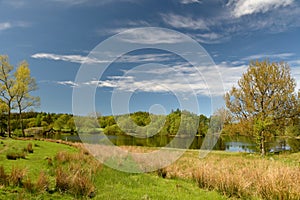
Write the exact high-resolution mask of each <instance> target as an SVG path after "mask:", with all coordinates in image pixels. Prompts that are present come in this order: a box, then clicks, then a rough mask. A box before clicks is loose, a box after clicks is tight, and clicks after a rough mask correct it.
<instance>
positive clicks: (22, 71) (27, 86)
mask: <svg viewBox="0 0 300 200" xmlns="http://www.w3.org/2000/svg"><path fill="white" fill-rule="evenodd" d="M14 76H15V85H14V87H15V101H16V104H17V107H18V110H19V121H20V127H21V130H22V134H23V137H24V136H25V132H24V126H23V119H22V112H23V111H25V110H26V109H28V108H30V107H34V106H38V105H39V102H40V98H39V97H34V96H31V95H30V92H32V91H35V90H36V89H37V84H36V82H35V79H34V78H32V77H31V75H30V69H29V67H28V63H27V62H26V61H23V62H21V63H20V65H19V67H18V68H17V70H16V72H15V74H14Z"/></svg>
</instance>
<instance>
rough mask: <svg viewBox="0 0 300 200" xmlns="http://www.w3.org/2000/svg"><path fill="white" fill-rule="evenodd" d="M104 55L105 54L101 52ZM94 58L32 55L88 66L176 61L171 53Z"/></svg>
mask: <svg viewBox="0 0 300 200" xmlns="http://www.w3.org/2000/svg"><path fill="white" fill-rule="evenodd" d="M101 53H104V52H101ZM92 54H93V57H92V56H82V55H58V54H51V53H36V54H34V55H32V56H31V57H32V58H35V59H49V60H56V61H65V62H72V63H79V64H82V63H86V64H97V63H109V62H118V63H145V62H164V61H172V60H176V58H175V57H174V55H173V54H171V53H157V54H154V53H149V54H135V55H128V54H126V55H123V56H121V57H120V58H118V59H117V60H115V58H113V57H112V55H110V53H109V52H106V53H105V54H106V55H105V56H106V57H107V58H108V59H107V60H100V59H97V55H98V54H99V53H97V52H92Z"/></svg>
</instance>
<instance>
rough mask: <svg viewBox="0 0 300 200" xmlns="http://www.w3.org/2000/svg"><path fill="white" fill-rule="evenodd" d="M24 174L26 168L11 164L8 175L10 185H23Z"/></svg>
mask: <svg viewBox="0 0 300 200" xmlns="http://www.w3.org/2000/svg"><path fill="white" fill-rule="evenodd" d="M25 175H26V169H21V168H17V167H14V166H13V167H12V170H11V174H10V177H9V182H10V183H11V184H12V186H19V187H21V186H22V185H23V182H22V181H23V178H24V176H25Z"/></svg>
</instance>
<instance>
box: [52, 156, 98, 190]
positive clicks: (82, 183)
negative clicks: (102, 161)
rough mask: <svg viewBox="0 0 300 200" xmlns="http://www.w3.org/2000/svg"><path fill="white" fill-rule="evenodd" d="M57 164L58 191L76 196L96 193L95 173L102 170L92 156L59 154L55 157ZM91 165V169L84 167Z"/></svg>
mask: <svg viewBox="0 0 300 200" xmlns="http://www.w3.org/2000/svg"><path fill="white" fill-rule="evenodd" d="M55 161H56V162H57V163H56V164H59V167H57V169H56V189H57V190H58V191H60V192H68V193H70V194H73V195H75V196H92V194H94V193H95V186H94V184H93V178H92V177H93V176H92V174H93V173H96V172H97V171H98V170H100V169H101V165H99V164H98V163H97V162H95V160H93V159H92V158H91V157H90V156H88V155H86V154H84V153H83V152H80V153H73V154H71V153H67V152H59V153H57V155H56V156H55ZM87 163H88V164H89V166H90V167H88V168H84V167H83V166H84V165H86V164H87Z"/></svg>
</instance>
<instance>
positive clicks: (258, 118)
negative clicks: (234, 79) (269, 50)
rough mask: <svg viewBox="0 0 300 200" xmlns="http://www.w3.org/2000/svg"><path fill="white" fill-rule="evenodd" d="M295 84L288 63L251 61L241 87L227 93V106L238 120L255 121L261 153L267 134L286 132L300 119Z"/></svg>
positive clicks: (239, 85)
mask: <svg viewBox="0 0 300 200" xmlns="http://www.w3.org/2000/svg"><path fill="white" fill-rule="evenodd" d="M295 86H296V83H295V79H294V78H292V76H291V72H290V67H289V66H288V65H287V64H286V63H284V62H281V63H270V62H269V61H268V60H264V61H262V62H259V61H252V62H250V65H249V68H248V70H247V72H246V73H244V74H243V76H242V77H241V79H240V80H239V81H238V87H232V89H231V90H230V91H229V92H228V93H226V95H225V101H226V107H227V108H228V109H229V110H230V112H231V113H232V115H233V116H234V117H235V121H236V122H237V123H241V122H243V121H247V122H248V123H252V126H253V130H254V135H256V136H257V137H258V141H259V142H258V145H259V146H260V150H261V153H262V154H265V142H266V141H265V138H266V134H272V135H283V134H284V132H285V131H284V128H285V127H286V126H287V125H288V123H290V122H292V120H291V119H294V118H299V115H300V110H299V107H300V104H299V96H297V95H296V94H295Z"/></svg>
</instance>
